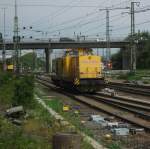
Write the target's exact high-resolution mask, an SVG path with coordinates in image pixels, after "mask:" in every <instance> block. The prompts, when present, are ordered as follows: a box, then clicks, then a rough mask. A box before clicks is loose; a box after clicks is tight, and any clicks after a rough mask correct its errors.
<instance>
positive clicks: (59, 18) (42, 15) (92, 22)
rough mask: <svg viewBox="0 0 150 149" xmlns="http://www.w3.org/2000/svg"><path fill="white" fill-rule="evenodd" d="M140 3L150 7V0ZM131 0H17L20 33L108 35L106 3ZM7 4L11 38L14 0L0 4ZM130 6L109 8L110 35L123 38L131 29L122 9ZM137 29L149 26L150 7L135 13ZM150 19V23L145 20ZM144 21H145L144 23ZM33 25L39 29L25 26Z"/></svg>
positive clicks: (124, 3)
mask: <svg viewBox="0 0 150 149" xmlns="http://www.w3.org/2000/svg"><path fill="white" fill-rule="evenodd" d="M138 1H140V3H141V4H140V7H137V6H135V8H136V9H140V8H143V7H145V8H150V0H138ZM130 2H131V0H55V1H54V0H18V5H19V6H18V16H19V28H20V35H21V36H25V38H29V37H30V36H31V35H33V37H34V38H39V37H43V38H47V37H56V38H57V37H59V34H60V36H64V37H66V36H70V37H73V36H74V32H75V34H76V35H77V34H80V32H81V34H82V35H86V36H88V37H89V38H92V37H95V36H96V35H97V34H99V36H100V37H101V38H105V30H106V29H105V26H106V25H105V22H106V20H105V17H106V12H105V11H99V9H100V8H106V7H111V6H112V7H114V8H116V7H117V8H118V7H127V6H130ZM4 7H6V34H7V38H11V36H12V34H13V17H14V0H0V8H4ZM127 11H128V10H115V11H114V10H113V11H110V26H111V27H110V30H112V31H111V37H113V38H123V37H125V36H126V35H127V34H128V33H129V32H130V15H129V14H127V13H125V14H121V13H122V12H127ZM135 19H136V24H139V25H136V31H137V30H139V29H140V30H141V31H142V30H149V29H150V28H149V25H150V11H147V12H142V13H137V14H136V17H135ZM147 21H149V22H148V23H146V22H147ZM143 23H144V24H143ZM24 26H25V27H27V28H29V26H32V27H33V30H36V31H37V30H38V31H43V32H45V34H43V35H42V33H36V32H34V31H31V30H30V29H26V30H22V28H23V27H24ZM0 31H1V32H3V10H2V9H1V10H0Z"/></svg>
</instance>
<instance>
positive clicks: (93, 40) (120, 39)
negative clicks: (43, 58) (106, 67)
mask: <svg viewBox="0 0 150 149" xmlns="http://www.w3.org/2000/svg"><path fill="white" fill-rule="evenodd" d="M5 42H6V43H12V42H13V40H12V39H6V40H5ZM20 42H21V43H36V42H37V43H39V42H42V43H48V42H50V43H51V42H57V43H59V42H67V43H68V42H71V43H72V42H106V39H104V38H96V37H95V38H83V37H82V38H81V37H80V38H35V39H21V40H20ZM110 42H124V39H123V38H111V39H110Z"/></svg>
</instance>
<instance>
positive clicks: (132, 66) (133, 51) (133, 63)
mask: <svg viewBox="0 0 150 149" xmlns="http://www.w3.org/2000/svg"><path fill="white" fill-rule="evenodd" d="M135 3H136V4H138V3H139V2H131V60H130V61H131V62H130V69H131V71H132V72H134V73H135V72H136V46H135V9H134V4H135Z"/></svg>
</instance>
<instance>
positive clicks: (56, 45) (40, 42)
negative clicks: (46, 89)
mask: <svg viewBox="0 0 150 149" xmlns="http://www.w3.org/2000/svg"><path fill="white" fill-rule="evenodd" d="M61 39H62V38H57V39H56V38H55V39H34V40H33V39H31V40H21V41H20V42H19V48H20V49H26V50H27V49H67V48H106V47H107V42H106V41H105V40H98V39H97V38H89V39H88V38H87V39H86V40H75V39H72V40H65V39H64V40H61ZM68 39H70V38H68ZM129 44H130V42H129V41H123V40H117V39H113V40H111V41H110V47H111V48H125V47H127V46H128V45H129ZM13 47H14V43H13V41H12V40H6V49H7V50H12V49H13ZM2 48H3V43H0V49H2Z"/></svg>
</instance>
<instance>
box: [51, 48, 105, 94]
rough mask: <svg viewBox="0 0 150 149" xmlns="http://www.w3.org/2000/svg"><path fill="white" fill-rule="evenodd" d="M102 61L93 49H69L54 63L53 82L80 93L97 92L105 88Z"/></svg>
mask: <svg viewBox="0 0 150 149" xmlns="http://www.w3.org/2000/svg"><path fill="white" fill-rule="evenodd" d="M101 62H102V60H101V57H100V56H97V55H93V50H92V49H84V48H79V49H68V50H66V52H65V54H64V55H63V57H61V58H56V59H54V60H53V61H52V76H51V78H52V81H53V82H54V83H55V84H56V85H59V86H61V87H69V88H70V87H71V88H75V89H77V90H78V91H80V92H96V91H99V90H100V89H102V88H104V84H105V83H104V77H103V75H102V64H101Z"/></svg>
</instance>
